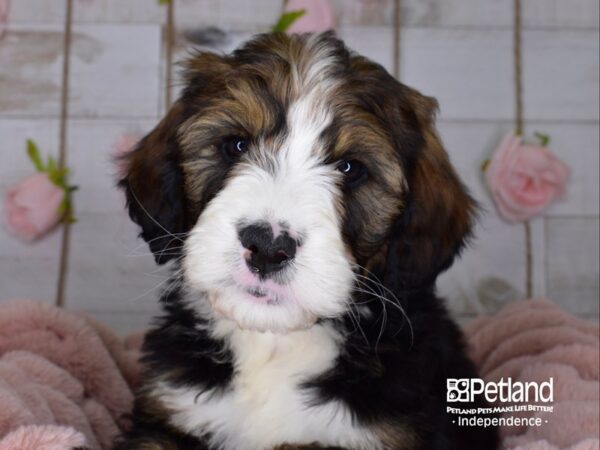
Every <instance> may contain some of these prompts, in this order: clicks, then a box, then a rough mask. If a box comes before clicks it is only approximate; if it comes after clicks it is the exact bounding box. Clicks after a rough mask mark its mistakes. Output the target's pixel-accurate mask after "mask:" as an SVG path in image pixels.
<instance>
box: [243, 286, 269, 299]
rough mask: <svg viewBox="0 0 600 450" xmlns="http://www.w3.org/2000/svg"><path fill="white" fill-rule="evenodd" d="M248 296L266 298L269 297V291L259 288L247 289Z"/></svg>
mask: <svg viewBox="0 0 600 450" xmlns="http://www.w3.org/2000/svg"><path fill="white" fill-rule="evenodd" d="M245 291H246V293H247V294H250V295H251V296H252V297H256V298H264V297H266V296H267V291H266V290H264V289H261V288H258V287H250V288H246V289H245Z"/></svg>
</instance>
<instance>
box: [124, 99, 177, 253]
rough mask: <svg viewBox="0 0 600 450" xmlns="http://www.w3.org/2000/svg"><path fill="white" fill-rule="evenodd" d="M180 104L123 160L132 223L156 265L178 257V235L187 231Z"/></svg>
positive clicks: (174, 106)
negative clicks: (179, 135) (180, 137)
mask: <svg viewBox="0 0 600 450" xmlns="http://www.w3.org/2000/svg"><path fill="white" fill-rule="evenodd" d="M187 116H188V115H187V114H186V112H185V107H184V106H183V103H182V102H181V101H179V102H177V103H175V104H174V105H173V107H172V108H171V110H170V111H169V112H168V114H167V115H166V116H165V117H164V118H163V120H162V121H161V122H160V123H159V124H158V125H157V126H156V128H154V130H152V131H151V132H150V133H149V134H148V135H146V136H145V137H144V138H143V139H142V140H141V141H140V142H139V143H138V144H137V146H136V147H135V148H134V149H133V151H131V152H130V153H129V154H127V155H126V156H125V157H124V158H123V165H124V167H125V173H126V174H125V177H124V178H123V179H122V180H120V182H119V187H120V188H122V189H123V190H124V191H125V196H126V201H127V208H128V209H129V216H130V217H131V220H133V221H134V222H135V223H137V224H138V225H139V226H140V227H141V229H142V231H141V233H140V236H141V237H142V238H143V239H144V240H145V241H146V242H147V243H148V245H149V247H150V250H151V251H152V253H153V254H154V258H155V260H156V262H157V263H158V264H163V263H165V262H167V261H169V260H170V259H173V258H175V257H176V256H177V255H178V254H179V249H180V248H181V245H182V239H180V236H181V235H178V233H183V232H185V231H187V220H186V205H185V195H184V185H183V172H182V170H181V166H180V157H181V152H180V148H179V144H178V141H177V133H178V131H179V128H180V125H181V124H182V123H183V122H184V120H185V119H186V118H187Z"/></svg>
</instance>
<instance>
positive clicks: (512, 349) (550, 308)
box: [0, 300, 600, 450]
mask: <svg viewBox="0 0 600 450" xmlns="http://www.w3.org/2000/svg"><path fill="white" fill-rule="evenodd" d="M465 332H466V335H467V339H468V344H469V348H470V352H471V356H472V357H473V359H474V361H475V362H476V363H477V365H478V366H479V368H480V371H481V373H482V376H484V377H485V378H486V379H487V380H490V381H491V380H499V379H500V378H505V379H506V378H507V377H511V378H512V379H513V380H522V381H545V380H547V379H548V377H550V376H552V377H553V378H554V411H553V412H552V413H535V414H538V415H542V414H546V415H545V416H544V417H545V418H547V419H548V420H549V425H546V426H541V427H531V428H528V429H522V428H515V427H512V428H505V429H503V430H502V433H503V436H504V447H505V448H507V449H513V450H558V449H569V450H593V449H599V440H598V435H599V430H598V422H599V419H600V414H599V407H598V401H599V399H600V395H599V382H598V379H599V377H598V375H599V370H600V369H599V352H600V344H599V335H600V332H599V328H598V325H595V324H591V323H588V322H585V321H583V320H581V319H578V318H575V317H573V316H571V315H569V314H567V313H565V312H563V311H562V310H560V309H559V308H558V307H556V306H554V305H553V304H551V303H550V302H547V301H543V300H529V301H521V302H514V303H511V304H509V305H508V306H507V307H505V308H504V310H502V311H501V312H500V313H498V314H497V315H495V316H493V317H480V318H478V319H475V320H474V321H473V322H472V323H470V324H469V325H468V326H467V327H466V329H465ZM140 345H141V335H139V334H137V335H134V336H131V337H129V338H127V339H125V340H121V339H120V338H118V337H117V336H115V335H114V334H113V333H112V332H111V331H110V330H109V329H107V328H106V327H103V326H102V325H100V324H98V323H96V322H95V321H93V320H92V319H89V318H86V317H82V316H79V315H76V314H73V313H70V312H67V311H64V310H60V309H57V308H55V307H52V306H48V305H44V304H40V303H36V302H32V301H10V302H2V303H0V450H34V449H35V450H67V449H73V448H76V447H87V448H90V449H109V448H110V447H111V443H112V442H113V440H114V438H115V437H116V436H118V435H119V433H120V432H121V431H122V430H123V429H124V428H126V427H127V425H128V422H127V414H128V413H129V412H130V411H131V407H132V404H133V394H132V388H133V387H135V385H136V383H137V380H138V377H139V364H138V357H139V348H140ZM526 414H534V413H526ZM465 450H468V449H465ZM474 450H486V449H474Z"/></svg>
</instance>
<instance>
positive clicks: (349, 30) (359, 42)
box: [338, 26, 394, 71]
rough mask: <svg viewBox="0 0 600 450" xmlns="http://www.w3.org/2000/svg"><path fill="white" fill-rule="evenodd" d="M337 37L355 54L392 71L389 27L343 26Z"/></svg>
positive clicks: (391, 47)
mask: <svg viewBox="0 0 600 450" xmlns="http://www.w3.org/2000/svg"><path fill="white" fill-rule="evenodd" d="M338 34H339V36H340V37H341V38H342V39H343V40H344V41H345V42H346V45H348V47H350V48H351V49H353V50H355V51H356V52H358V53H360V54H362V55H363V56H366V57H368V58H370V59H372V60H373V61H375V62H378V63H379V64H381V65H382V66H383V67H385V68H386V69H387V70H388V71H392V70H393V55H394V49H393V31H392V29H391V28H390V27H372V26H343V27H340V28H339V29H338Z"/></svg>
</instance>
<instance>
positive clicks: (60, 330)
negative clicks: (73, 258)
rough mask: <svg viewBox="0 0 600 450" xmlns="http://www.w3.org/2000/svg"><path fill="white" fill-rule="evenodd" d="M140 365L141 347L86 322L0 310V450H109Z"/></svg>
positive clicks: (44, 308)
mask: <svg viewBox="0 0 600 450" xmlns="http://www.w3.org/2000/svg"><path fill="white" fill-rule="evenodd" d="M138 342H139V340H138ZM138 359H139V347H137V348H133V347H131V348H127V347H126V346H125V344H124V343H123V342H122V341H121V340H120V339H119V338H118V337H117V336H116V335H114V333H112V332H111V331H110V330H109V329H108V328H106V327H104V326H102V325H100V324H98V323H96V322H93V323H92V322H91V321H90V320H89V319H88V320H86V319H85V318H83V317H80V316H78V315H76V314H73V313H69V312H67V311H64V310H61V309H58V308H55V307H53V306H48V305H45V304H41V303H36V302H32V301H26V300H23V301H11V302H5V303H0V405H2V407H1V408H0V449H1V450H4V449H5V448H6V449H8V448H11V449H20V450H29V449H32V450H33V449H37V448H48V449H54V448H57V449H58V448H61V449H63V448H70V447H72V445H70V442H74V441H76V440H77V439H79V440H81V439H80V438H81V437H83V440H84V442H85V446H86V447H88V448H90V449H98V450H100V449H109V448H111V446H112V443H113V441H114V439H115V438H116V437H117V436H118V435H119V434H120V433H121V431H122V429H124V428H125V427H127V425H128V420H127V415H128V413H130V412H131V408H132V405H133V394H132V392H131V387H132V386H133V383H135V382H136V380H137V378H138V373H139V367H138ZM129 382H131V383H132V384H131V385H130V384H129ZM44 425H48V427H44ZM19 427H24V428H19ZM69 427H70V428H69ZM24 430H25V431H24ZM74 430H77V432H76V433H75V431H74ZM30 432H31V436H29V435H28V434H27V433H30ZM46 434H47V435H46ZM25 438H27V439H26V440H24V441H23V443H22V444H19V445H20V446H14V445H16V444H15V443H18V442H21V441H22V440H23V439H25ZM61 439H63V440H64V442H65V443H64V446H62V447H61V446H60V445H59V443H60V442H61ZM67 444H68V445H67ZM28 445H33V446H29V447H28ZM43 445H45V447H44V446H43ZM78 445H81V444H78Z"/></svg>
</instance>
